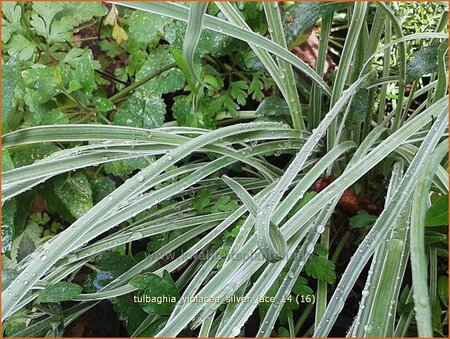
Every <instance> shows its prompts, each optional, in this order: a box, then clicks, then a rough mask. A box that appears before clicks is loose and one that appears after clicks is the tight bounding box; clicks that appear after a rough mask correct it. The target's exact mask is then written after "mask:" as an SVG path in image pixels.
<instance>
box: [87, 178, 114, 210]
mask: <svg viewBox="0 0 450 339" xmlns="http://www.w3.org/2000/svg"><path fill="white" fill-rule="evenodd" d="M115 189H116V182H115V181H114V180H112V179H110V178H108V177H101V178H98V179H95V180H94V181H93V183H92V201H93V203H94V205H95V204H96V203H98V202H99V201H100V200H102V199H103V198H105V197H106V196H107V195H108V194H110V193H111V192H112V191H114V190H115Z"/></svg>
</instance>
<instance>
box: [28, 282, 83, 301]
mask: <svg viewBox="0 0 450 339" xmlns="http://www.w3.org/2000/svg"><path fill="white" fill-rule="evenodd" d="M82 290H83V288H82V287H81V286H80V285H77V284H74V283H71V282H59V283H56V284H52V285H50V286H48V287H46V288H45V289H43V290H42V291H41V292H39V295H38V297H37V300H36V301H37V302H39V303H57V302H60V301H69V300H73V299H74V298H76V297H78V296H79V295H80V293H81V291H82Z"/></svg>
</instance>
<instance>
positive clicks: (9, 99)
mask: <svg viewBox="0 0 450 339" xmlns="http://www.w3.org/2000/svg"><path fill="white" fill-rule="evenodd" d="M19 80H20V66H19V61H18V59H17V58H16V57H11V58H10V59H9V60H8V62H6V63H4V64H3V65H2V125H3V126H5V127H6V128H10V121H11V119H12V115H13V114H14V111H13V108H14V89H15V88H16V86H17V84H18V82H19ZM4 132H5V131H4Z"/></svg>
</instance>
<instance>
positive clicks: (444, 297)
mask: <svg viewBox="0 0 450 339" xmlns="http://www.w3.org/2000/svg"><path fill="white" fill-rule="evenodd" d="M437 292H438V295H439V299H440V300H441V302H442V304H444V305H445V307H447V306H448V277H446V276H440V277H439V280H438V286H437Z"/></svg>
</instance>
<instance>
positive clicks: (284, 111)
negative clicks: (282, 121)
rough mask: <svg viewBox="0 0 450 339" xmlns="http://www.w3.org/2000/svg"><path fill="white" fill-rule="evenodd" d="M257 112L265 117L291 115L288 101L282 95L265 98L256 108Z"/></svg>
mask: <svg viewBox="0 0 450 339" xmlns="http://www.w3.org/2000/svg"><path fill="white" fill-rule="evenodd" d="M256 114H258V115H261V116H263V117H283V116H286V117H288V116H290V115H291V112H290V110H289V106H288V104H287V102H286V101H285V100H284V99H282V98H280V97H267V98H265V99H264V100H263V101H262V102H261V103H260V104H259V106H258V108H257V109H256Z"/></svg>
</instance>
